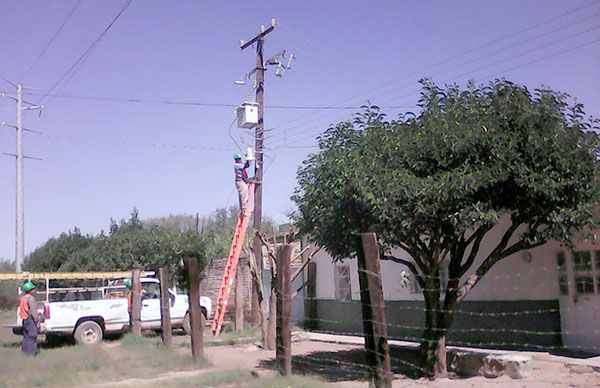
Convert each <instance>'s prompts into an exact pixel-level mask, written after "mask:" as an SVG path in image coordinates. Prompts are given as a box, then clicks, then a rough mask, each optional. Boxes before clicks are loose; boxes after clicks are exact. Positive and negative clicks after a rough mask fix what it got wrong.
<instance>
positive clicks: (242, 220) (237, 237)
mask: <svg viewBox="0 0 600 388" xmlns="http://www.w3.org/2000/svg"><path fill="white" fill-rule="evenodd" d="M253 196H254V182H251V183H250V184H248V203H247V204H246V213H245V214H243V215H241V216H240V217H239V218H238V221H237V224H236V226H235V231H234V232H233V241H232V242H231V248H230V249H229V256H228V257H227V264H226V265H225V272H224V273H223V279H222V280H221V288H219V296H218V298H217V308H216V310H215V316H214V318H213V322H212V328H211V330H210V331H211V333H212V335H218V334H219V333H220V332H221V325H223V319H224V318H225V310H227V302H228V301H229V294H230V293H231V286H232V285H233V279H235V273H236V271H237V266H238V261H239V259H240V253H241V252H242V245H243V244H244V238H245V237H246V229H247V228H248V220H249V219H250V203H252V197H253Z"/></svg>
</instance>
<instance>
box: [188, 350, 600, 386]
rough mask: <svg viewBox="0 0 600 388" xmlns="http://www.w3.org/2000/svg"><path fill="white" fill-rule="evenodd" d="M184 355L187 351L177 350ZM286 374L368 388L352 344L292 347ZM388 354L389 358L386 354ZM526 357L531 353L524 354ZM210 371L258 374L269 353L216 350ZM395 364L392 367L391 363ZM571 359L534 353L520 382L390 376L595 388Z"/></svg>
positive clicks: (398, 382)
mask: <svg viewBox="0 0 600 388" xmlns="http://www.w3.org/2000/svg"><path fill="white" fill-rule="evenodd" d="M182 351H184V352H185V351H187V350H182ZM292 354H293V356H294V358H293V361H292V369H293V372H294V373H298V374H310V375H314V376H316V377H318V378H319V379H321V380H323V381H326V382H328V383H330V384H331V385H333V386H338V387H349V388H350V387H368V383H367V382H366V381H365V380H366V378H367V371H366V368H365V367H364V355H363V350H362V347H361V346H359V345H352V344H333V343H325V342H320V341H303V342H295V343H294V344H293V351H292ZM392 354H393V352H392ZM527 354H528V355H530V356H531V353H527ZM206 356H207V358H208V359H209V360H210V361H211V362H212V363H213V365H214V366H213V368H217V369H219V368H244V369H252V370H255V371H257V372H258V373H259V374H260V373H266V371H269V370H272V369H273V368H274V366H275V365H274V358H275V352H274V351H263V350H260V349H258V348H257V347H256V346H254V345H243V346H220V347H212V348H207V349H206ZM394 361H396V362H394ZM571 361H573V359H571V358H567V357H560V356H553V355H549V354H547V353H535V354H533V357H532V361H531V363H532V368H531V372H530V373H529V375H528V376H527V377H525V378H523V379H511V378H510V377H508V376H503V377H500V378H496V379H488V378H485V377H471V378H465V379H462V378H454V379H439V380H436V381H429V380H426V379H411V378H408V377H406V376H405V375H404V374H400V373H397V374H395V380H394V382H393V386H394V387H453V388H454V387H456V388H463V387H470V388H471V387H478V388H479V387H482V388H487V387H490V388H491V387H506V388H508V387H511V388H513V387H531V388H545V387H557V388H560V387H595V386H600V373H598V372H596V371H595V370H594V369H593V368H592V367H589V366H585V365H569V364H572V363H571ZM392 365H393V370H394V371H395V372H397V371H399V370H402V367H401V365H398V360H394V359H392Z"/></svg>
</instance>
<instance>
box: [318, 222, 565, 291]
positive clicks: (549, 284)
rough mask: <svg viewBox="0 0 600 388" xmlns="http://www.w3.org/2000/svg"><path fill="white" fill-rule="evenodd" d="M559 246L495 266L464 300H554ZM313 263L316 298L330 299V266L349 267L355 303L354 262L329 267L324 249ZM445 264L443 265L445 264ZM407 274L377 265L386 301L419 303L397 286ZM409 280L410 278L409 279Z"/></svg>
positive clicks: (487, 244)
mask: <svg viewBox="0 0 600 388" xmlns="http://www.w3.org/2000/svg"><path fill="white" fill-rule="evenodd" d="M507 221H508V219H504V220H503V222H502V223H501V224H500V225H499V226H497V227H496V228H494V229H492V230H491V231H490V232H489V233H488V236H487V237H486V239H484V241H483V242H482V244H481V250H480V253H479V255H478V257H477V259H476V261H475V263H474V265H473V266H472V268H471V270H470V271H469V272H468V273H467V274H466V276H468V275H470V274H471V273H473V272H475V270H476V269H477V267H478V265H479V264H480V263H481V262H482V261H483V258H484V257H485V255H487V254H488V253H489V252H491V251H492V249H493V248H494V247H495V246H496V244H497V242H498V241H499V239H500V237H501V236H502V234H503V232H504V230H505V228H506V227H507V225H508V223H507ZM559 250H560V246H559V245H558V244H556V243H549V244H546V245H543V246H540V247H538V248H535V249H533V250H531V251H530V252H529V253H530V254H531V262H529V263H526V262H525V261H524V260H523V257H524V255H525V254H526V253H525V252H520V253H517V254H515V255H512V256H510V257H507V258H506V259H504V260H502V261H500V262H499V263H497V264H496V265H495V266H494V267H492V269H491V270H490V271H489V272H488V274H487V275H486V276H485V277H484V278H483V279H482V280H481V281H480V282H479V284H478V285H477V286H476V287H475V288H474V289H473V290H472V291H471V292H470V293H469V295H468V296H467V298H466V300H548V299H557V298H558V295H559V291H558V272H557V267H556V254H557V252H558V251H559ZM393 254H394V255H395V256H396V257H399V258H403V259H409V260H410V256H409V255H408V254H407V253H406V252H404V251H403V250H401V249H397V250H395V251H394V252H393ZM313 261H314V262H315V263H317V297H318V298H321V299H334V298H335V289H334V265H349V266H350V273H351V281H352V284H351V287H352V299H353V300H359V299H360V294H359V285H358V268H357V263H356V260H354V259H346V260H344V261H343V262H340V263H337V264H333V263H332V259H331V256H329V255H328V254H327V253H326V252H325V251H324V250H322V251H320V252H319V253H318V254H317V255H316V256H315V258H314V259H313ZM446 265H447V263H446ZM402 271H406V272H407V274H410V271H409V269H408V268H407V267H405V266H403V265H401V264H397V263H394V262H392V261H387V260H386V261H382V262H381V274H382V279H383V292H384V296H385V298H386V299H387V300H422V299H423V297H422V295H421V293H418V294H412V293H411V291H410V286H409V287H405V288H403V287H401V282H400V279H401V272H402ZM411 278H412V277H411Z"/></svg>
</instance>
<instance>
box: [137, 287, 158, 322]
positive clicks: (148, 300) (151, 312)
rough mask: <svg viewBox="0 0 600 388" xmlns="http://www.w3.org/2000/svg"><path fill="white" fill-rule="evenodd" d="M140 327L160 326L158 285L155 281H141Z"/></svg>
mask: <svg viewBox="0 0 600 388" xmlns="http://www.w3.org/2000/svg"><path fill="white" fill-rule="evenodd" d="M141 318H142V327H143V328H148V329H158V328H160V285H159V283H155V282H142V314H141Z"/></svg>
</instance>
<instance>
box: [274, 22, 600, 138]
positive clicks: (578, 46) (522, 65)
mask: <svg viewBox="0 0 600 388" xmlns="http://www.w3.org/2000/svg"><path fill="white" fill-rule="evenodd" d="M598 28H600V26H598V27H595V28H594V29H598ZM598 42H600V38H599V39H594V40H592V41H589V42H585V43H583V44H580V45H576V46H572V47H569V48H567V49H564V50H561V51H559V52H556V53H552V54H549V55H545V56H543V57H540V58H536V59H534V60H531V61H528V62H526V63H522V64H520V65H517V66H514V67H511V68H508V69H504V70H502V71H500V72H496V73H493V74H491V75H488V76H485V77H480V78H478V79H476V80H475V81H481V80H484V79H489V78H491V77H495V76H498V75H501V74H504V73H506V72H509V71H513V70H517V69H519V68H522V67H525V66H529V65H532V64H534V63H537V62H541V61H543V60H546V59H549V58H552V57H556V56H559V55H563V54H566V53H568V52H570V51H573V50H577V49H580V48H583V47H587V46H590V45H592V44H594V43H598ZM486 67H489V66H486ZM481 69H482V68H479V69H476V71H478V70H481ZM466 74H468V73H463V74H461V75H458V76H455V77H453V78H451V79H450V80H452V79H454V78H458V77H462V76H464V75H466ZM450 80H446V82H448V81H450ZM413 94H414V92H411V93H407V94H406V95H404V96H403V97H407V96H410V95H413ZM388 102H389V101H388ZM348 118H350V117H348ZM321 128H322V126H315V127H312V128H309V130H313V129H321ZM303 132H306V131H303ZM316 135H318V134H311V135H309V136H306V137H302V138H298V139H295V140H294V141H293V142H291V143H284V144H283V145H281V146H275V148H276V149H277V148H291V147H289V145H290V144H297V143H298V142H300V141H302V140H308V139H313V140H314V138H315V136H316ZM287 140H289V139H287ZM308 148H313V147H308Z"/></svg>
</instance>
